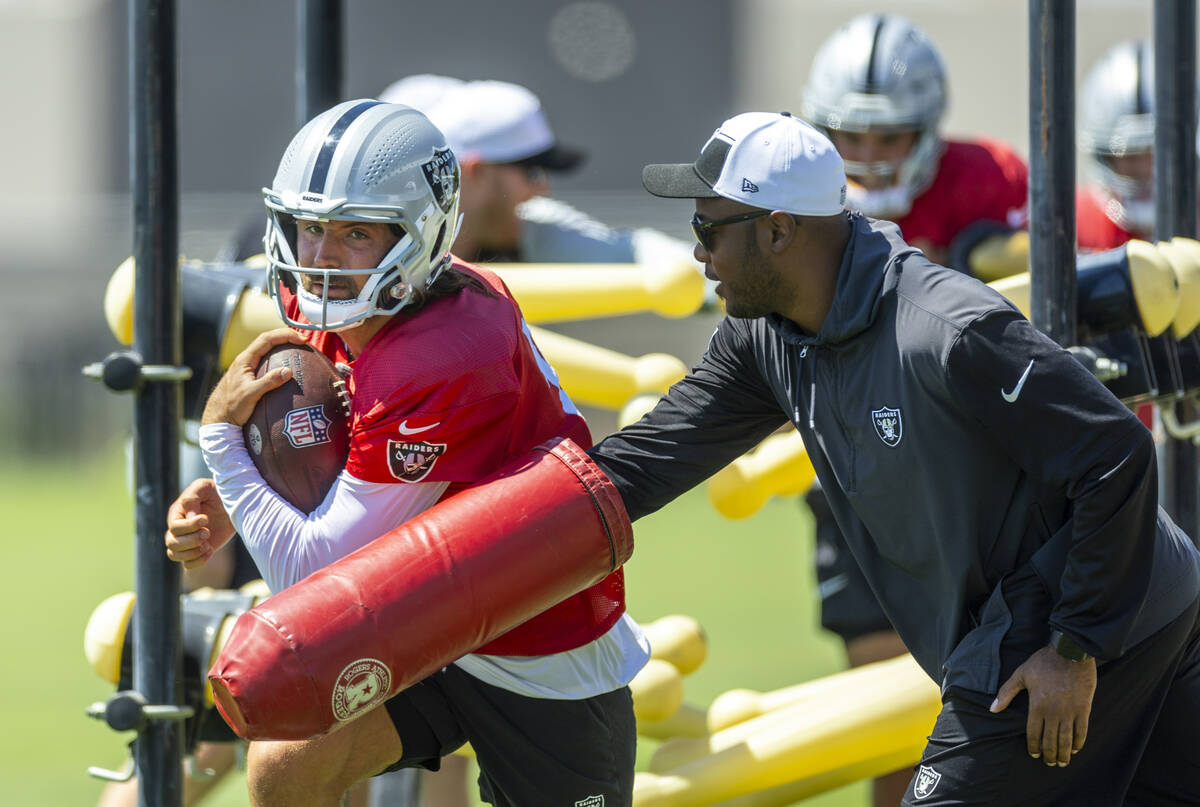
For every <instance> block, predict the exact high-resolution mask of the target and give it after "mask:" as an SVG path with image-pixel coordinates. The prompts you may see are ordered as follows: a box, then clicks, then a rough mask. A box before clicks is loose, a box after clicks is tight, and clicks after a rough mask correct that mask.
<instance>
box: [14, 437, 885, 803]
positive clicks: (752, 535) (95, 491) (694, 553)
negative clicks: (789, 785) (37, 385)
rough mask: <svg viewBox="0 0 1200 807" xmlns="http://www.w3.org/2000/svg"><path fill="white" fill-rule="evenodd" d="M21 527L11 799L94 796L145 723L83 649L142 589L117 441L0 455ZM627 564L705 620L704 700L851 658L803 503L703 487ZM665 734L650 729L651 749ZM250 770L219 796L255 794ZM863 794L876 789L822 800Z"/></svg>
mask: <svg viewBox="0 0 1200 807" xmlns="http://www.w3.org/2000/svg"><path fill="white" fill-rule="evenodd" d="M0 505H2V507H3V512H4V513H5V514H6V519H7V522H8V526H7V528H6V533H7V534H8V536H9V538H8V540H6V541H5V549H6V551H7V552H8V556H7V558H6V562H5V563H4V568H5V575H4V586H3V597H4V603H3V614H4V620H3V628H0V630H2V634H0V636H2V638H3V647H4V650H3V653H0V665H2V666H0V670H2V676H3V678H2V680H0V684H2V686H0V715H2V718H0V720H2V722H3V725H4V727H5V729H6V730H5V731H3V732H0V804H5V805H73V806H74V805H91V804H94V803H95V800H96V798H97V795H98V794H99V792H100V788H101V784H100V782H98V781H97V780H94V779H92V778H90V777H89V776H88V774H87V772H86V769H87V767H88V766H89V765H101V766H104V767H109V768H117V767H120V765H121V764H122V762H123V759H124V754H125V743H126V742H128V741H129V740H130V739H132V735H118V734H116V733H114V732H112V731H111V730H110V729H109V728H108V727H107V726H105V725H104V724H103V723H101V722H98V721H94V720H91V719H90V718H88V717H86V716H85V714H84V709H85V708H86V706H87V705H88V704H90V703H92V702H93V701H97V700H103V699H104V698H106V697H107V696H108V695H109V694H111V687H110V686H109V685H108V684H106V683H105V682H103V681H101V680H100V679H99V678H98V677H97V676H96V675H95V673H93V672H92V670H91V669H90V667H88V665H87V662H86V660H85V659H84V657H83V629H84V625H85V624H86V622H87V618H88V616H89V615H90V614H91V611H92V609H93V608H94V607H95V605H96V604H97V603H98V602H100V600H102V599H103V598H105V597H107V596H108V595H110V594H113V593H115V592H118V591H123V590H128V589H130V588H131V587H132V579H133V571H132V570H133V540H132V534H133V511H132V504H131V501H130V497H129V494H128V492H127V490H126V487H125V479H124V461H123V458H122V456H121V451H120V449H119V448H116V447H114V448H113V449H112V450H110V451H107V452H104V453H103V454H102V455H101V456H99V457H97V458H96V459H94V460H93V461H91V462H88V463H86V464H83V465H80V464H77V463H73V464H68V463H66V462H63V463H61V464H48V465H41V466H39V465H36V464H29V463H25V464H23V466H22V467H20V468H17V467H13V463H6V464H5V465H4V467H2V468H0ZM636 535H637V549H636V551H635V552H634V556H633V559H632V560H631V561H630V563H629V564H628V565H627V566H626V570H627V572H626V574H627V581H628V603H629V609H630V612H631V613H632V614H633V615H634V616H636V617H638V618H640V619H642V620H643V621H649V620H652V619H655V618H657V617H659V616H662V615H665V614H669V613H682V614H688V615H690V616H693V617H695V618H697V619H698V620H699V621H700V622H701V624H702V625H704V627H705V629H706V630H707V632H708V635H709V642H710V644H709V657H708V661H707V662H706V663H705V665H704V666H703V667H701V668H700V669H699V670H698V671H697V672H696V673H694V674H693V675H691V676H689V677H688V678H687V679H686V686H687V689H686V693H687V694H686V699H687V701H688V702H690V703H693V704H696V705H698V706H706V705H707V704H708V703H709V702H710V701H711V700H712V698H713V697H714V696H716V695H717V694H719V693H721V692H723V691H725V690H727V689H731V688H733V687H749V688H753V689H761V690H768V689H774V688H777V687H780V686H785V685H787V684H792V683H796V682H798V681H803V680H808V679H811V678H814V677H819V676H822V675H826V674H829V673H832V672H836V671H837V670H839V669H841V668H842V667H843V666H844V657H843V654H842V652H841V649H840V644H839V643H838V642H837V641H836V640H835V639H833V638H832V637H830V636H829V635H828V634H825V633H823V632H822V631H821V630H820V628H819V627H818V621H817V615H816V607H817V602H816V598H815V595H814V586H813V572H812V524H811V520H810V518H809V516H808V514H807V511H805V510H803V508H802V507H801V506H799V505H798V504H797V503H796V502H795V501H789V500H784V501H773V502H771V503H770V504H768V506H767V507H766V508H764V509H763V510H762V511H761V512H760V513H758V514H757V515H756V516H754V517H753V518H750V519H747V520H745V521H738V522H731V521H727V520H725V519H723V518H721V517H720V516H719V515H717V513H716V511H714V510H713V508H712V507H711V506H710V505H709V503H708V501H707V499H706V498H705V495H704V491H703V490H700V489H698V490H695V491H693V492H692V493H690V494H688V495H686V496H684V497H682V498H680V499H679V500H677V501H676V502H674V503H673V504H672V505H671V506H669V507H668V508H666V509H664V510H663V511H662V512H660V513H657V514H655V515H653V516H650V517H648V518H646V519H643V520H642V521H640V522H638V524H637V525H636ZM652 750H653V743H652V742H650V741H643V742H642V745H641V747H640V749H639V757H640V758H641V759H642V760H643V762H644V760H645V759H646V758H648V755H649V753H650V752H651V751H652ZM239 779H240V777H231V778H230V779H229V780H228V781H227V782H225V783H224V785H223V786H222V787H221V788H220V789H219V790H218V791H217V792H216V793H215V794H214V796H213V797H211V798H210V799H209V800H208V801H207V802H206V803H207V804H209V805H213V807H242V806H244V805H245V804H246V797H245V795H244V792H243V788H242V783H241V782H240V781H239ZM805 803H806V804H809V805H820V807H858V806H859V805H864V804H866V803H867V799H866V787H865V785H863V784H861V783H860V784H857V785H853V786H851V787H847V788H844V789H842V790H839V791H836V792H833V793H829V794H826V795H824V796H821V797H818V798H815V799H811V800H809V801H807V802H805Z"/></svg>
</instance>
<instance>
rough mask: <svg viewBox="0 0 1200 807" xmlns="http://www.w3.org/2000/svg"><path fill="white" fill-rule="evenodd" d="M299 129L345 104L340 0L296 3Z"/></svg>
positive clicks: (297, 115) (304, 0)
mask: <svg viewBox="0 0 1200 807" xmlns="http://www.w3.org/2000/svg"><path fill="white" fill-rule="evenodd" d="M296 12H297V13H296V117H297V122H296V124H297V128H299V127H300V126H303V125H304V124H305V123H308V121H310V120H312V119H313V118H315V117H316V116H317V115H319V114H320V113H322V112H324V111H325V110H326V109H329V107H331V106H333V105H334V104H336V103H338V102H339V101H341V100H342V64H343V61H344V60H343V54H342V50H343V47H344V46H343V42H344V40H345V37H344V34H343V31H342V28H343V22H342V2H341V0H296Z"/></svg>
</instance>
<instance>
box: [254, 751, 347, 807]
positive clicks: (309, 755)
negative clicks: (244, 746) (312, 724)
mask: <svg viewBox="0 0 1200 807" xmlns="http://www.w3.org/2000/svg"><path fill="white" fill-rule="evenodd" d="M312 745H313V744H312V743H310V742H256V743H251V744H250V748H249V750H248V751H247V753H246V788H247V790H248V791H249V794H250V803H251V805H253V807H275V806H276V805H280V806H281V807H282V805H288V806H289V807H294V806H296V805H305V804H330V803H336V802H337V800H338V799H340V798H341V796H342V794H343V793H344V792H345V791H346V789H347V788H349V787H350V785H351V784H353V782H350V781H346V777H345V772H344V770H342V769H341V768H342V766H340V765H338V764H337V761H338V760H336V759H332V760H330V759H323V758H322V757H321V755H320V754H319V753H314V751H315V749H314V748H313V747H312ZM331 763H332V764H331Z"/></svg>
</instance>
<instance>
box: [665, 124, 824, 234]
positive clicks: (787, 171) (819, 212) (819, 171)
mask: <svg viewBox="0 0 1200 807" xmlns="http://www.w3.org/2000/svg"><path fill="white" fill-rule="evenodd" d="M749 177H754V181H751V180H750V179H749ZM642 185H644V186H645V188H646V190H648V191H650V193H653V194H654V195H655V196H666V197H671V198H684V199H688V198H690V199H705V198H712V197H715V196H722V197H724V198H726V199H732V200H734V201H735V202H743V203H745V204H748V205H751V206H753V207H757V208H760V209H765V210H784V211H786V212H788V213H793V214H795V215H797V216H834V215H837V214H839V213H841V212H842V210H843V209H844V206H845V194H846V170H845V166H844V165H843V163H842V158H841V157H840V156H839V155H838V153H837V149H835V148H834V147H833V143H831V142H830V141H829V138H827V137H825V135H823V134H821V133H820V132H819V131H817V130H816V129H814V128H813V127H812V126H810V125H808V124H807V123H805V122H804V121H802V120H800V119H798V118H794V117H792V116H791V115H790V114H788V113H787V112H783V113H777V112H747V113H745V114H742V115H737V116H736V117H733V118H730V119H729V120H727V121H725V122H724V123H722V124H721V128H719V129H717V131H715V132H714V133H713V136H712V137H710V138H709V140H708V142H707V143H705V144H704V148H703V149H701V151H700V157H699V159H697V160H696V161H695V162H694V163H683V164H673V165H671V164H666V165H647V166H646V167H645V168H644V169H643V170H642Z"/></svg>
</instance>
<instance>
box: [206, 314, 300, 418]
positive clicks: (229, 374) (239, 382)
mask: <svg viewBox="0 0 1200 807" xmlns="http://www.w3.org/2000/svg"><path fill="white" fill-rule="evenodd" d="M288 343H291V344H293V345H302V344H304V337H303V336H301V335H300V334H299V333H297V332H296V331H293V330H292V329H291V328H276V329H275V330H273V331H267V332H266V333H262V334H259V335H258V336H256V337H255V338H254V341H253V342H251V343H250V345H249V347H247V348H246V349H245V350H243V351H242V352H241V353H239V354H238V355H237V358H235V359H234V360H233V363H232V364H230V365H229V369H228V370H226V371H225V375H223V376H221V380H220V381H218V382H217V386H216V387H214V388H213V391H212V394H210V395H209V396H208V403H207V404H205V406H204V415H203V416H202V417H201V419H200V422H201V423H202V424H209V423H232V424H233V425H235V426H242V425H244V424H245V423H246V421H247V420H249V419H250V413H251V412H253V411H254V405H255V404H256V403H258V399H259V398H261V397H262V396H263V395H264V394H265V393H267V392H269V391H270V390H273V389H275V388H276V387H280V386H283V384H285V383H286V382H287V380H288V379H289V378H291V371H290V370H288V369H287V368H286V367H283V368H280V369H278V370H275V371H273V372H270V373H267V374H266V375H264V376H263V377H262V378H258V377H257V374H258V364H259V362H261V361H262V359H263V356H266V355H267V353H268V352H269V351H270V350H271V348H273V347H275V346H276V345H285V344H288Z"/></svg>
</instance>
